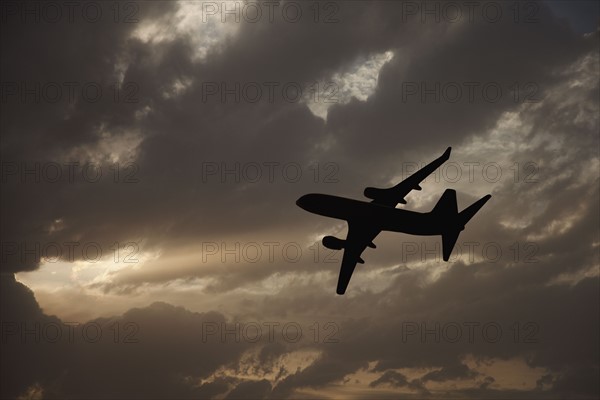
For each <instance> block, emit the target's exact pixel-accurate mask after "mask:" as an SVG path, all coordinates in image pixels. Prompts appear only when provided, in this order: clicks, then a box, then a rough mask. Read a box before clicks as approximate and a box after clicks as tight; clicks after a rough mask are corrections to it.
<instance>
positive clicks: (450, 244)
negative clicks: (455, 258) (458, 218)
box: [442, 230, 460, 261]
mask: <svg viewBox="0 0 600 400" xmlns="http://www.w3.org/2000/svg"><path fill="white" fill-rule="evenodd" d="M459 234H460V230H454V231H452V232H446V233H442V253H443V256H444V261H448V259H449V258H450V254H451V253H452V249H454V245H455V244H456V240H457V239H458V235H459Z"/></svg>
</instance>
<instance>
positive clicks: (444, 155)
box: [442, 147, 452, 160]
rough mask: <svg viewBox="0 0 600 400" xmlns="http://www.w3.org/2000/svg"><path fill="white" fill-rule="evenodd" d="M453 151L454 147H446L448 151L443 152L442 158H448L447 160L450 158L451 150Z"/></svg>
mask: <svg viewBox="0 0 600 400" xmlns="http://www.w3.org/2000/svg"><path fill="white" fill-rule="evenodd" d="M451 151H452V147H448V148H447V149H446V151H445V152H444V154H442V158H444V159H446V160H447V159H448V158H450V152H451Z"/></svg>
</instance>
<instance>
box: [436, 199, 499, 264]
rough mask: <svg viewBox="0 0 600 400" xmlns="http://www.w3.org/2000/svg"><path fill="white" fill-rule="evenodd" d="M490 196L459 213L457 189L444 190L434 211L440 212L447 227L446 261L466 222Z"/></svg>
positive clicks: (443, 248) (444, 241) (443, 244)
mask: <svg viewBox="0 0 600 400" xmlns="http://www.w3.org/2000/svg"><path fill="white" fill-rule="evenodd" d="M490 197H492V196H491V195H489V194H488V195H486V196H484V197H482V198H481V199H479V200H477V201H476V202H475V203H473V204H471V205H470V206H469V207H467V208H465V209H464V210H462V211H461V212H460V213H459V212H458V207H457V203H456V191H455V190H453V189H447V190H446V191H445V192H444V194H443V195H442V197H441V198H440V200H439V201H438V203H437V204H436V205H435V207H434V208H433V210H432V213H435V214H438V215H439V217H440V219H441V220H442V221H443V222H442V223H443V224H445V225H446V228H445V229H444V230H443V232H442V254H443V258H444V261H448V259H449V258H450V254H451V253H452V249H454V245H455V244H456V240H457V239H458V235H459V234H460V232H461V231H462V230H463V229H465V225H466V223H467V222H469V220H470V219H471V218H473V216H474V215H475V214H476V213H477V211H479V209H481V207H483V205H484V204H485V203H486V202H487V201H488V200H489V199H490Z"/></svg>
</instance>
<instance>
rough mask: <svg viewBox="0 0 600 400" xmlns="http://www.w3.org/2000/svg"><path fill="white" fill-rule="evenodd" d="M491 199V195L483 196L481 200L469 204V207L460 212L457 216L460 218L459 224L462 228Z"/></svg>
mask: <svg viewBox="0 0 600 400" xmlns="http://www.w3.org/2000/svg"><path fill="white" fill-rule="evenodd" d="M491 197H492V195H491V194H488V195H486V196H483V197H482V198H481V199H479V200H477V201H476V202H475V203H473V204H471V205H470V206H469V207H467V208H465V209H464V210H462V211H461V212H460V214H459V216H460V222H461V223H462V225H463V226H465V224H466V223H467V222H469V220H470V219H471V218H473V216H474V215H475V214H476V213H477V211H479V209H480V208H481V207H483V205H484V204H485V203H486V202H487V201H488V200H489V199H490V198H491Z"/></svg>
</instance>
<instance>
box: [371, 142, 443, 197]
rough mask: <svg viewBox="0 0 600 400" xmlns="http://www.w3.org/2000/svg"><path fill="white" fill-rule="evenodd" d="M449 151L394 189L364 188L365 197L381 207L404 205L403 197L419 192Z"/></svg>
mask: <svg viewBox="0 0 600 400" xmlns="http://www.w3.org/2000/svg"><path fill="white" fill-rule="evenodd" d="M451 150H452V147H448V148H447V149H446V151H445V152H444V154H442V155H441V156H440V157H438V158H436V159H435V160H433V161H432V162H430V163H429V164H427V165H426V166H424V167H423V168H421V169H420V170H418V171H417V172H415V173H414V174H412V175H411V176H409V177H408V178H406V179H404V180H403V181H402V182H400V183H399V184H397V185H396V186H394V187H391V188H388V189H378V188H373V187H368V188H366V189H365V193H364V194H365V196H366V197H368V198H369V199H371V200H373V201H372V203H375V204H379V205H382V206H388V207H396V206H397V205H398V203H401V204H406V200H404V197H406V195H407V194H409V193H410V192H411V191H412V190H421V186H419V184H420V183H421V182H422V181H423V180H424V179H425V178H427V177H428V176H429V175H431V174H432V173H433V171H435V170H436V169H437V168H439V166H440V165H442V164H443V163H445V162H446V161H447V160H448V158H450V151H451Z"/></svg>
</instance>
